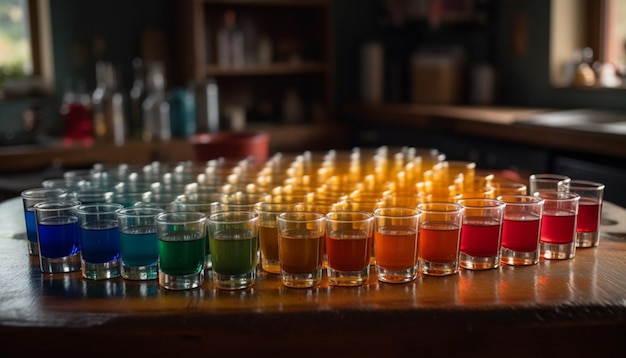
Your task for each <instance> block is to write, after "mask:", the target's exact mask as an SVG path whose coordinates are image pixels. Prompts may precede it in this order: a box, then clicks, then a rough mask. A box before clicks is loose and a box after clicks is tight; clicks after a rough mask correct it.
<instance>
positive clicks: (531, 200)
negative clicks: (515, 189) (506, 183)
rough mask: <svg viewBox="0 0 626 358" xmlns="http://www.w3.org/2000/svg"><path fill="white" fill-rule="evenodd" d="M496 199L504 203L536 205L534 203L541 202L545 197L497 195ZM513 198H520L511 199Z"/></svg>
mask: <svg viewBox="0 0 626 358" xmlns="http://www.w3.org/2000/svg"><path fill="white" fill-rule="evenodd" d="M497 199H498V200H500V201H502V202H504V203H505V204H506V205H529V204H533V205H536V204H543V203H544V202H545V199H543V198H542V197H538V196H535V195H498V197H497ZM507 199H509V200H507ZM513 199H520V200H515V201H513ZM526 200H528V201H526Z"/></svg>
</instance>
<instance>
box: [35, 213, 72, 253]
mask: <svg viewBox="0 0 626 358" xmlns="http://www.w3.org/2000/svg"><path fill="white" fill-rule="evenodd" d="M78 238H79V233H78V218H76V217H75V216H57V217H47V218H44V219H43V220H41V221H40V222H39V251H40V253H41V255H42V256H43V257H47V258H58V257H66V256H72V255H76V254H77V253H78V252H79V251H80V246H79V245H78V241H79V239H78Z"/></svg>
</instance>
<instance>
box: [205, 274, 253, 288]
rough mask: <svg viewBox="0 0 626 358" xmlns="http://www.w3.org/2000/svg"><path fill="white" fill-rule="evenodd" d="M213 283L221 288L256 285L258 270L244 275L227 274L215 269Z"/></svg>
mask: <svg viewBox="0 0 626 358" xmlns="http://www.w3.org/2000/svg"><path fill="white" fill-rule="evenodd" d="M212 276H213V285H214V286H215V288H219V289H221V290H241V289H244V288H248V287H251V286H253V285H254V282H255V281H256V270H252V271H250V272H248V273H246V274H243V275H227V274H221V273H218V272H215V271H213V274H212Z"/></svg>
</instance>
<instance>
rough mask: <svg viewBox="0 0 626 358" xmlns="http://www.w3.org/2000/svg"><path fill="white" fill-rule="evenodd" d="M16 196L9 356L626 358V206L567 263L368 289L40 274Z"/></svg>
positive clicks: (4, 353)
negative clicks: (244, 286) (168, 286)
mask: <svg viewBox="0 0 626 358" xmlns="http://www.w3.org/2000/svg"><path fill="white" fill-rule="evenodd" d="M21 220H22V212H21V207H20V202H19V200H18V199H11V200H8V201H5V202H3V203H1V204H0V343H1V344H0V356H1V357H13V356H35V355H39V354H48V355H51V356H54V357H57V356H61V355H63V356H64V357H67V356H74V355H80V356H109V357H111V356H113V355H116V356H120V355H121V356H130V355H141V356H150V355H156V356H163V355H168V354H177V355H178V356H180V357H183V356H184V355H185V354H193V355H195V356H198V355H200V356H215V354H220V353H225V354H228V355H229V356H239V355H247V356H250V355H251V354H252V355H256V356H260V357H265V356H269V354H272V355H274V356H287V355H290V356H293V355H297V356H299V357H300V356H317V357H323V356H333V357H334V356H340V357H345V356H357V355H359V356H361V357H364V356H382V357H392V356H419V357H427V356H433V355H435V354H436V355H437V356H439V357H447V356H461V355H465V356H504V357H510V356H521V357H529V356H552V357H554V356H567V357H573V356H592V357H601V356H602V357H603V356H623V354H624V349H625V348H626V343H625V342H626V210H624V209H623V208H621V207H617V206H615V205H612V204H611V203H606V204H605V208H604V225H603V227H602V230H603V236H602V239H601V242H600V245H599V247H597V248H589V249H579V250H578V252H577V254H576V257H575V258H574V259H572V260H566V261H541V262H540V263H539V264H538V265H536V266H529V267H508V266H505V267H501V268H499V269H495V270H489V271H481V272H473V271H462V272H460V273H459V274H458V275H454V276H448V277H419V278H418V279H417V280H416V281H414V282H412V283H407V284H384V283H379V282H377V281H376V280H375V277H374V275H373V274H372V276H371V277H370V280H369V281H368V283H367V284H366V285H364V286H363V287H358V288H338V287H329V286H328V284H327V282H326V279H324V280H323V281H322V284H321V285H320V286H319V287H316V288H312V289H288V288H285V287H283V286H281V284H280V281H279V280H278V279H277V277H276V276H274V275H270V274H265V273H262V272H261V273H260V275H259V279H258V281H257V284H256V285H255V287H254V288H252V289H248V290H244V291H235V292H226V291H217V290H215V289H214V288H213V286H212V284H211V283H210V282H208V281H207V282H205V284H204V285H203V286H202V287H201V288H198V289H194V290H187V291H167V290H164V289H161V288H159V286H158V284H157V282H155V281H150V282H133V281H125V280H123V279H121V278H119V279H112V280H103V281H87V280H84V279H82V278H81V276H80V273H77V272H76V273H71V274H55V275H43V274H41V273H40V271H39V267H38V265H37V260H36V259H35V258H33V257H29V256H28V254H27V249H26V242H25V239H24V233H23V223H22V221H21Z"/></svg>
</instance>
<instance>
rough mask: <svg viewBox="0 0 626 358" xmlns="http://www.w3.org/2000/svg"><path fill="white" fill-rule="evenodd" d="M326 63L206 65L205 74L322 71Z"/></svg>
mask: <svg viewBox="0 0 626 358" xmlns="http://www.w3.org/2000/svg"><path fill="white" fill-rule="evenodd" d="M325 71H327V66H326V64H324V63H322V62H302V63H272V64H268V65H246V66H242V67H224V66H216V65H208V66H206V75H207V76H214V77H221V76H224V77H226V76H276V75H298V74H307V73H324V72H325Z"/></svg>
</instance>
